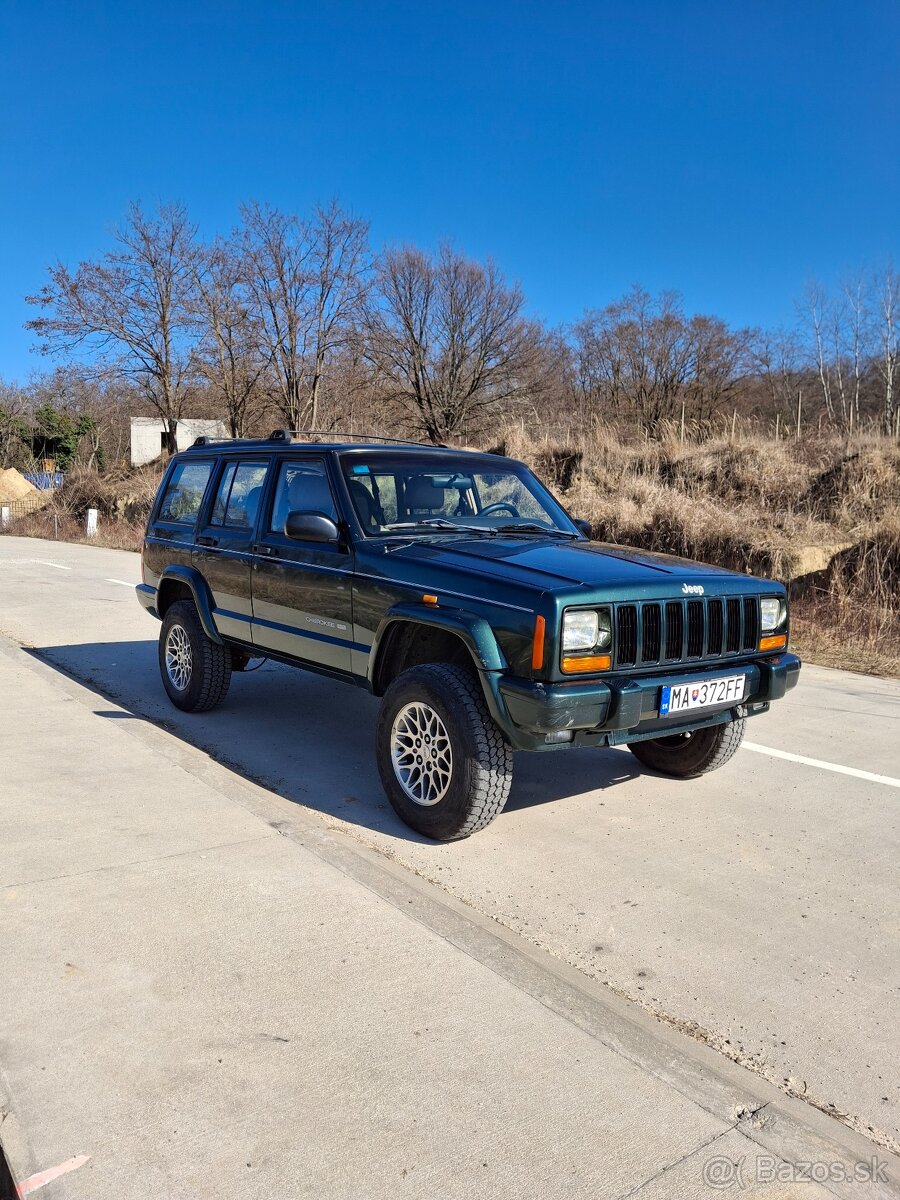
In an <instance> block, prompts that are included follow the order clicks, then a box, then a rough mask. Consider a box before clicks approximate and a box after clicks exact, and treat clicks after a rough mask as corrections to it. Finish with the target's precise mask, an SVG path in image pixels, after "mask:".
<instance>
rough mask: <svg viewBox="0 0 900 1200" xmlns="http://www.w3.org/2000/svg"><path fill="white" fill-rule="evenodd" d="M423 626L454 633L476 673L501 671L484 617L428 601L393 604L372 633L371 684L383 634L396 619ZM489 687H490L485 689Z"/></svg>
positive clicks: (501, 661)
mask: <svg viewBox="0 0 900 1200" xmlns="http://www.w3.org/2000/svg"><path fill="white" fill-rule="evenodd" d="M401 621H402V622H404V623H406V624H409V623H410V622H412V623H413V624H416V625H427V626H429V627H430V628H432V629H443V630H445V631H446V632H447V633H453V634H455V635H456V636H457V637H458V638H460V640H461V641H462V642H463V643H464V644H465V646H466V648H467V650H468V651H469V653H470V654H471V656H472V660H473V662H474V664H475V666H476V667H477V668H478V672H479V674H481V673H482V672H485V671H498V672H499V671H505V670H506V668H507V665H508V664H507V662H506V658H505V656H504V654H503V651H502V650H501V649H500V647H499V645H498V644H497V639H496V637H495V636H494V631H493V629H491V626H490V624H489V623H488V622H487V621H486V620H485V619H484V617H479V616H476V615H475V613H470V612H466V611H465V610H463V609H459V608H452V609H451V608H437V607H434V606H432V605H428V604H421V603H408V604H395V605H394V606H393V607H392V608H389V609H388V611H387V612H386V613H385V615H384V617H383V618H382V620H381V624H380V625H379V626H378V629H377V631H376V633H375V638H374V641H373V642H372V649H371V651H370V653H369V662H368V666H367V675H368V680H369V686H370V687H373V686H374V683H375V678H376V675H377V672H378V663H379V658H380V651H381V647H382V645H383V644H384V640H385V636H386V634H387V633H388V631H389V630H390V629H391V627H392V626H393V625H396V624H398V623H399V622H401ZM488 690H490V689H488Z"/></svg>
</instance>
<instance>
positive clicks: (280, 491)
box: [252, 456, 353, 672]
mask: <svg viewBox="0 0 900 1200" xmlns="http://www.w3.org/2000/svg"><path fill="white" fill-rule="evenodd" d="M275 471H276V475H275V480H274V486H273V488H272V489H271V491H270V503H269V505H268V507H267V511H266V512H265V513H264V514H263V516H264V519H263V521H262V524H261V528H260V533H259V537H258V539H257V544H256V546H255V555H254V561H253V626H252V630H253V642H254V645H257V646H259V647H260V649H261V650H263V651H265V650H267V649H268V650H273V651H275V652H276V653H278V654H285V655H289V656H290V657H291V658H294V659H298V660H300V661H301V662H304V663H307V664H309V665H310V666H313V667H320V668H323V669H325V670H329V671H347V672H349V671H350V669H351V666H350V652H351V649H352V648H353V619H352V608H351V605H352V588H351V584H352V579H353V559H352V555H351V554H350V552H349V550H348V549H347V548H346V546H345V545H338V544H332V543H322V542H300V541H297V540H296V539H294V538H289V537H287V536H286V534H285V532H284V522H285V519H286V517H287V515H288V513H289V512H319V513H324V514H325V516H327V517H331V519H332V520H333V521H335V522H340V520H341V518H340V516H339V514H338V510H337V507H336V505H335V501H334V495H333V492H332V489H331V483H330V481H329V478H328V471H327V468H326V465H325V461H324V460H323V459H321V458H313V457H302V456H297V457H296V458H294V457H291V458H283V459H280V461H279V462H278V463H277V466H276V468H275Z"/></svg>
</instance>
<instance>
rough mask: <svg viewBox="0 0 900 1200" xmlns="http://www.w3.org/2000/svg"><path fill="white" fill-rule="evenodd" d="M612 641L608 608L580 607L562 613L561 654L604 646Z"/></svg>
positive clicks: (575, 652)
mask: <svg viewBox="0 0 900 1200" xmlns="http://www.w3.org/2000/svg"><path fill="white" fill-rule="evenodd" d="M611 641H612V625H611V622H610V615H609V609H608V608H602V609H600V610H599V611H597V610H596V609H581V610H579V611H576V612H567V613H564V614H563V625H562V650H563V654H577V653H578V652H579V651H587V650H595V649H597V647H601V648H603V647H606V646H608V645H609V644H610V642H611Z"/></svg>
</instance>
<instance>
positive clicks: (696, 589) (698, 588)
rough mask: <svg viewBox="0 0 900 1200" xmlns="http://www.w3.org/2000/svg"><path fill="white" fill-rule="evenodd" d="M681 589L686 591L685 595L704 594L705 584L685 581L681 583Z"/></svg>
mask: <svg viewBox="0 0 900 1200" xmlns="http://www.w3.org/2000/svg"><path fill="white" fill-rule="evenodd" d="M681 590H682V592H684V594H685V596H702V595H703V585H702V584H699V583H683V584H682V585H681Z"/></svg>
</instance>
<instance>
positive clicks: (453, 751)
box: [138, 431, 800, 840]
mask: <svg viewBox="0 0 900 1200" xmlns="http://www.w3.org/2000/svg"><path fill="white" fill-rule="evenodd" d="M305 436H306V440H304V441H295V440H294V439H293V437H292V436H291V435H290V434H288V433H285V432H283V431H276V432H275V433H273V434H272V436H271V437H269V438H263V439H259V440H256V439H253V440H238V441H228V442H213V441H209V440H207V439H205V438H198V440H197V442H196V443H195V445H194V446H192V447H191V449H190V450H186V451H184V452H182V453H180V454H176V455H175V456H174V457H173V458H172V460H171V462H170V464H169V467H168V469H167V471H166V474H165V477H164V479H163V481H162V483H161V485H160V488H159V492H158V494H157V497H156V500H155V502H154V505H153V509H152V511H151V514H150V519H149V523H148V526H147V533H146V537H145V539H144V548H143V555H142V563H143V583H142V584H140V585H139V586H138V597H139V599H140V601H141V603H142V604H143V606H144V607H145V608H146V609H147V610H148V611H149V612H151V613H152V614H153V615H154V616H155V617H157V618H158V619H159V620H161V621H162V630H161V632H160V638H159V665H160V671H161V674H162V681H163V686H164V687H165V689H166V692H167V693H168V695H169V698H170V699H171V701H172V703H173V704H175V705H177V706H178V707H179V708H181V709H184V710H185V711H187V712H202V711H205V710H207V709H210V708H213V707H214V706H215V705H217V704H219V703H221V701H222V700H223V699H224V698H225V695H226V693H227V691H228V686H229V683H230V682H231V676H232V673H233V672H235V671H242V670H244V669H245V668H246V667H247V665H248V664H249V663H250V662H251V661H252V660H253V659H259V658H271V659H276V660H278V661H279V662H284V663H290V664H292V665H294V666H299V667H306V668H307V669H308V670H311V671H318V672H320V673H321V674H324V675H329V676H332V677H334V678H337V679H343V680H345V681H346V682H348V683H354V684H356V685H357V686H359V687H363V688H366V689H368V690H369V691H371V692H374V694H375V695H376V696H380V697H382V701H381V710H380V715H379V718H378V728H377V733H376V756H377V760H378V769H379V772H380V774H381V779H382V783H383V785H384V789H385V791H386V792H387V795H388V798H389V800H390V802H391V804H392V805H393V807H394V808H395V809H396V811H397V813H398V814H399V815H400V817H402V819H403V820H404V821H405V822H406V823H407V824H408V825H410V826H411V827H412V828H413V829H415V830H417V831H418V832H420V833H423V834H426V835H428V836H429V837H433V838H438V839H442V840H451V839H454V838H462V837H466V836H467V835H468V834H470V833H474V832H475V831H476V830H478V829H481V828H483V827H484V826H485V825H487V824H488V823H489V822H490V821H492V820H493V819H494V817H496V816H497V815H498V813H499V812H500V811H501V809H502V808H503V805H504V803H505V802H506V798H507V795H508V794H509V788H510V783H511V780H512V762H513V754H512V752H513V750H561V749H565V748H567V747H572V746H619V745H624V746H627V747H628V748H629V749H630V750H631V751H632V753H633V754H634V755H635V756H636V757H637V758H638V759H640V761H641V762H642V763H644V764H645V765H647V766H649V767H651V768H652V769H653V770H655V771H660V772H662V773H664V774H666V775H671V776H676V777H678V778H682V779H683V778H691V777H693V776H697V775H701V774H703V773H704V772H706V771H710V770H712V769H713V768H714V767H718V766H721V765H722V764H723V763H725V762H727V761H728V759H729V758H731V756H732V755H733V754H734V753H735V751H736V750H737V748H738V746H739V745H740V741H741V737H742V736H743V732H744V723H745V720H746V718H747V717H748V716H753V715H754V714H756V713H761V712H765V711H766V710H767V709H768V707H769V704H770V703H771V701H772V700H778V699H779V698H780V697H782V696H783V695H784V693H785V691H786V690H787V689H788V688H790V687H793V686H794V684H796V682H797V677H798V674H799V671H800V660H799V659H798V658H796V657H795V656H794V655H792V654H788V653H787V652H786V650H787V642H788V610H787V599H786V595H785V589H784V587H783V586H782V585H781V584H780V583H774V582H772V581H770V580H765V579H754V578H751V577H749V576H746V575H738V574H735V573H734V572H732V571H725V570H721V569H720V568H718V567H710V566H704V565H701V564H700V563H695V562H689V561H686V560H684V559H679V558H670V557H668V556H666V555H661V554H651V553H646V552H644V551H637V550H630V549H627V548H623V547H621V546H611V545H605V544H600V543H598V542H593V541H591V540H589V538H588V536H587V530H586V526H585V525H584V523H583V522H580V521H576V520H574V519H573V518H572V517H570V516H569V515H568V513H567V512H566V511H565V509H564V508H562V506H561V505H560V504H559V503H558V502H557V501H556V500H555V499H554V498H553V496H552V495H551V494H550V493H549V492H548V491H547V489H546V488H545V487H544V486H543V485H542V484H541V483H540V482H539V481H538V479H537V478H536V477H535V476H534V475H533V474H532V473H531V472H530V471H529V470H528V468H527V467H525V466H523V465H522V464H521V463H518V462H514V461H513V460H511V459H508V458H502V457H499V456H497V455H492V454H479V453H472V452H469V451H462V450H452V449H446V448H442V447H430V446H428V447H426V446H419V445H416V444H411V443H389V442H388V441H386V440H382V441H380V442H369V443H365V442H362V443H360V440H359V439H357V440H356V441H354V440H353V439H351V438H347V439H342V440H340V441H338V440H336V439H333V440H329V441H325V442H321V443H319V442H317V441H315V440H314V437H313V435H305Z"/></svg>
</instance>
